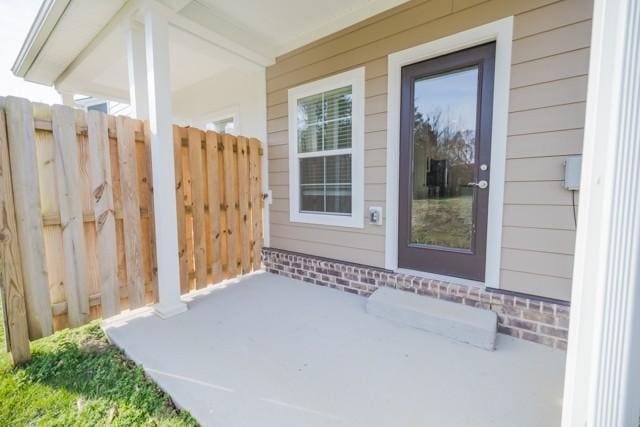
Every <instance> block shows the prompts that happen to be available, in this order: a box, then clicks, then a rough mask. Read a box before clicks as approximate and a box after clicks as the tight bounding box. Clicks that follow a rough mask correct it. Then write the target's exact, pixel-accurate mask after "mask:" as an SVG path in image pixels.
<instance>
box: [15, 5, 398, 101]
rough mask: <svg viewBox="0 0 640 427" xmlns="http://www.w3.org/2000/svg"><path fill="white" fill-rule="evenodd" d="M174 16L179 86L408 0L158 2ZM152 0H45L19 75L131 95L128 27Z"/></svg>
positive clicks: (250, 63) (263, 58)
mask: <svg viewBox="0 0 640 427" xmlns="http://www.w3.org/2000/svg"><path fill="white" fill-rule="evenodd" d="M156 1H157V2H158V3H160V4H161V5H162V6H163V7H164V8H165V12H166V13H167V14H168V16H169V21H170V25H171V28H170V39H171V42H170V60H171V86H172V90H173V91H177V90H180V89H182V88H185V87H188V86H190V85H193V84H195V83H197V82H199V81H202V80H205V79H207V78H211V77H212V76H215V75H216V74H217V73H221V72H224V71H225V70H228V69H229V68H238V69H250V68H251V67H254V68H255V67H258V68H261V67H264V66H266V65H268V64H271V63H273V62H274V61H275V58H276V57H277V56H278V55H281V54H283V53H286V52H288V51H289V50H292V49H295V48H297V47H301V46H303V45H304V44H306V43H309V42H311V41H313V40H316V39H318V38H320V37H323V36H326V35H329V34H331V33H333V32H335V31H338V30H340V29H341V28H345V27H347V26H349V25H352V24H354V23H357V22H359V21H361V20H363V19H366V18H368V17H370V16H373V15H375V14H377V13H380V12H382V11H384V10H386V9H389V8H391V7H393V6H396V5H398V4H400V3H403V2H405V1H407V0H323V1H318V0H268V1H265V0H156ZM145 4H146V2H145V1H144V0H109V1H104V0H45V1H44V6H43V9H42V11H47V10H50V11H55V12H56V13H55V14H54V13H50V15H51V16H47V14H46V13H43V12H41V16H40V15H39V16H40V18H42V19H41V22H39V23H38V21H36V24H35V26H34V28H33V29H32V31H31V33H30V34H29V35H28V37H27V41H26V42H25V46H24V48H23V52H21V56H20V57H19V58H18V60H17V61H16V65H15V66H14V73H15V74H16V75H18V76H20V77H24V78H25V79H27V80H30V81H35V82H38V83H43V84H47V85H55V86H56V87H58V89H60V90H64V91H70V92H75V93H84V94H88V95H94V96H99V97H102V98H107V99H113V100H120V101H126V100H127V99H128V78H127V75H128V74H127V61H126V57H127V56H126V42H125V41H126V38H125V35H126V30H127V28H128V22H130V21H132V20H136V19H139V11H140V10H141V9H143V8H144V7H145Z"/></svg>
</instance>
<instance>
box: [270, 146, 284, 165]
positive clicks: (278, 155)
mask: <svg viewBox="0 0 640 427" xmlns="http://www.w3.org/2000/svg"><path fill="white" fill-rule="evenodd" d="M288 158H289V146H288V145H283V144H280V145H270V146H269V162H270V163H269V169H271V161H272V160H277V159H288Z"/></svg>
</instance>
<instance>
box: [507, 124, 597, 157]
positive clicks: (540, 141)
mask: <svg viewBox="0 0 640 427" xmlns="http://www.w3.org/2000/svg"><path fill="white" fill-rule="evenodd" d="M583 138H584V130H583V129H570V130H565V131H557V132H542V133H535V134H528V135H517V136H510V137H509V138H508V139H507V158H524V157H540V156H564V155H571V154H580V153H581V152H582V140H583Z"/></svg>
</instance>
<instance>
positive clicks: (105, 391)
mask: <svg viewBox="0 0 640 427" xmlns="http://www.w3.org/2000/svg"><path fill="white" fill-rule="evenodd" d="M0 337H2V339H4V335H3V334H1V333H0ZM0 348H2V349H3V350H0V425H3V426H4V425H20V426H22V425H47V426H88V425H92V426H93V425H100V426H107V425H111V426H195V425H197V423H196V421H195V420H194V419H193V418H192V417H191V416H190V415H189V414H188V413H187V412H185V411H179V410H177V409H176V408H175V407H174V406H173V403H172V401H171V399H170V398H169V397H168V396H167V395H166V394H164V393H163V392H162V391H161V390H160V389H159V388H158V387H157V386H156V385H155V384H154V383H153V382H151V381H149V380H147V378H146V377H145V375H144V372H143V370H142V368H141V367H139V366H136V365H135V364H134V363H133V362H131V361H130V360H128V359H127V358H126V357H125V356H124V355H123V354H122V352H120V351H119V350H118V349H117V348H116V347H114V346H111V345H110V344H109V343H108V342H107V340H106V337H105V336H104V334H103V332H102V330H101V329H100V327H99V325H98V324H97V323H96V322H93V323H90V324H88V325H86V326H83V327H80V328H77V329H67V330H64V331H61V332H58V333H56V334H54V335H52V336H50V337H47V338H43V339H41V340H38V341H36V342H34V343H32V345H31V349H32V352H33V359H32V361H31V362H30V363H28V364H25V365H23V366H20V367H18V368H12V367H11V364H10V361H9V356H8V354H6V353H4V345H3V346H2V347H0Z"/></svg>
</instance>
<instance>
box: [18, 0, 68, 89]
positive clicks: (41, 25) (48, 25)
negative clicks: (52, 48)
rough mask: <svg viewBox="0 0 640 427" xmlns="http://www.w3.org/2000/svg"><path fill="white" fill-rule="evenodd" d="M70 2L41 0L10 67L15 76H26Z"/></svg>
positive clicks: (65, 0)
mask: <svg viewBox="0 0 640 427" xmlns="http://www.w3.org/2000/svg"><path fill="white" fill-rule="evenodd" d="M70 2H71V0H45V1H44V2H42V5H41V6H40V9H39V10H38V14H37V15H36V17H35V19H34V21H33V23H32V24H31V28H29V32H28V33H27V37H26V38H25V40H24V42H23V43H22V47H21V48H20V52H19V53H18V56H17V57H16V59H15V61H14V63H13V66H12V67H11V71H12V72H13V74H14V75H15V76H16V77H22V78H24V77H25V76H26V74H27V72H28V71H29V69H30V68H31V65H32V64H33V61H35V59H36V58H37V56H38V54H39V53H40V50H41V49H42V47H43V46H44V44H45V43H46V41H47V39H48V38H49V35H50V34H51V32H52V31H53V29H54V28H55V27H56V24H57V23H58V20H59V19H60V17H61V16H62V15H63V14H64V11H65V10H66V9H67V6H69V3H70Z"/></svg>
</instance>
